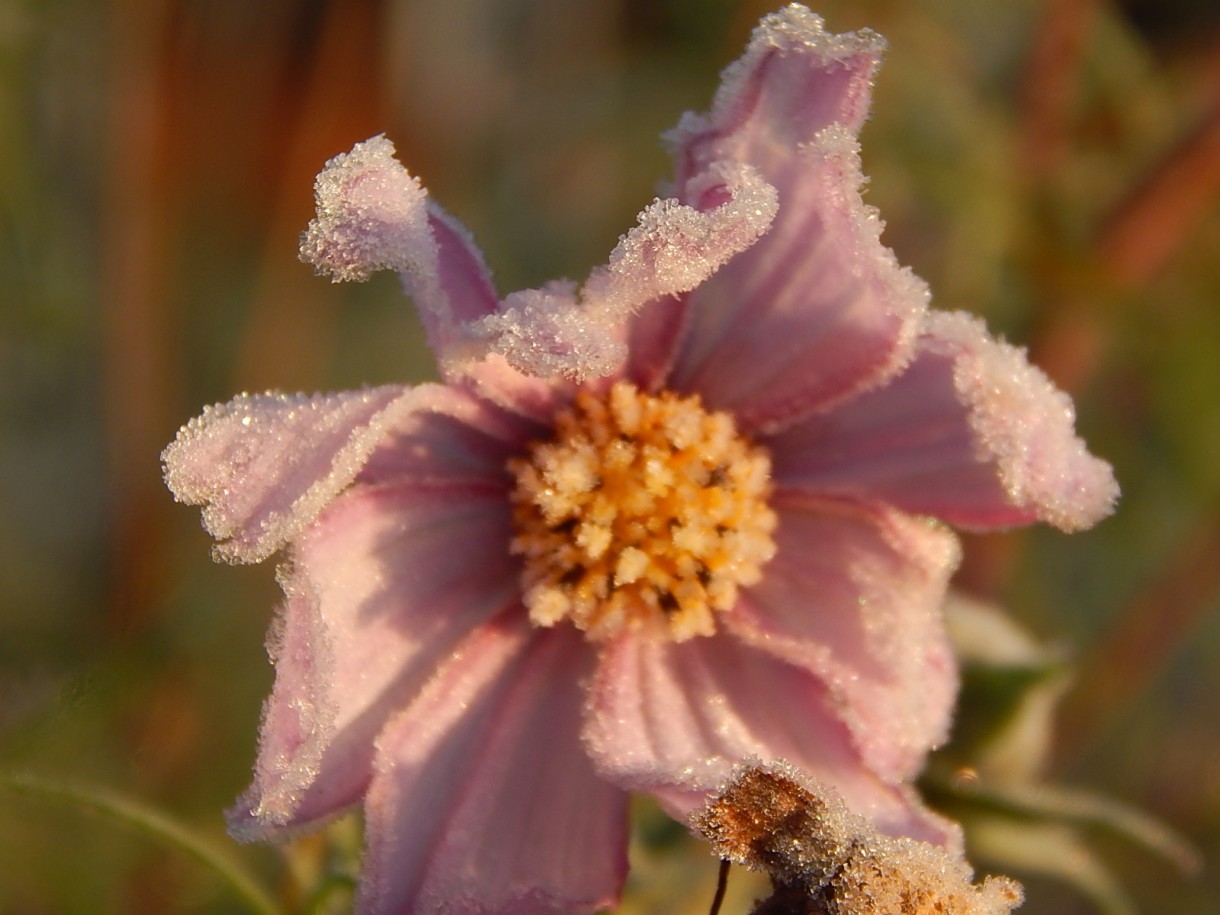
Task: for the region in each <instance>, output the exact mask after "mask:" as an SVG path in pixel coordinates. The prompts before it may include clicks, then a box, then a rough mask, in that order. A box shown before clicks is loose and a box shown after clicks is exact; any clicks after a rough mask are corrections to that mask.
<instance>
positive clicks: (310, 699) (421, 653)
mask: <svg viewBox="0 0 1220 915" xmlns="http://www.w3.org/2000/svg"><path fill="white" fill-rule="evenodd" d="M508 537H509V518H508V507H507V501H506V499H505V492H504V490H503V489H498V488H495V487H481V488H477V487H472V486H469V485H462V484H457V483H455V484H452V485H449V486H440V485H436V484H435V483H433V484H432V485H430V486H425V487H420V486H412V485H396V486H390V485H384V486H359V487H356V488H354V489H352V490H350V491H349V492H347V493H344V494H343V495H342V496H340V497H339V498H338V499H336V500H335V501H334V502H333V503H332V504H331V505H330V506H329V507H328V508H327V510H326V511H325V512H324V513H323V515H322V516H321V518H319V521H318V523H317V524H316V525H314V526H313V527H312V528H311V529H310V530H309V531H308V532H307V533H306V534H305V535H304V536H303V537H301V538H300V539H299V540H298V541H297V542H296V544H294V548H293V551H292V557H291V558H292V563H291V565H290V566H289V567H288V568H287V569H286V570H285V571H284V572H283V574H282V575H281V584H282V586H283V588H284V591H285V594H286V595H287V599H286V602H285V606H284V610H283V613H282V616H281V618H280V619H279V620H278V622H277V626H276V627H275V629H274V630H273V633H272V636H271V639H270V641H269V649H270V653H271V655H272V658H273V660H274V661H275V666H276V678H275V686H274V688H273V690H272V693H271V697H270V699H268V701H267V704H266V707H265V708H264V711H263V726H262V731H261V735H260V740H259V754H258V761H257V763H256V765H255V777H254V783H253V785H252V786H251V788H250V789H249V791H247V792H246V794H245V795H244V796H243V797H242V798H241V799H240V801H239V802H238V804H237V806H236V807H235V808H234V809H233V810H232V811H231V812H230V815H229V822H230V828H231V830H232V831H233V833H234V834H235V835H237V836H238V837H239V838H242V839H260V838H276V837H283V836H285V835H291V834H292V833H293V832H295V831H297V830H298V829H300V828H302V827H304V826H307V825H309V824H311V823H315V822H317V821H319V820H322V819H325V818H327V817H329V816H332V815H334V814H335V813H337V812H338V811H341V810H343V809H344V808H346V807H348V806H350V805H352V804H354V803H356V802H357V801H358V800H359V799H360V797H361V795H362V793H363V791H364V789H365V788H366V787H367V785H368V781H369V778H370V776H371V774H372V753H373V742H374V739H375V738H376V735H377V733H378V732H379V731H380V730H381V728H382V726H383V725H384V724H385V722H386V721H387V720H388V719H389V718H390V717H391V716H392V715H393V713H394V712H395V711H396V710H397V709H399V708H401V707H402V705H403V704H405V703H406V702H407V701H408V700H409V699H410V697H411V696H412V695H414V693H415V692H416V691H417V690H418V689H419V688H420V686H421V684H423V683H424V681H425V680H426V679H427V678H428V676H429V675H430V674H431V673H432V671H433V670H434V669H435V668H436V666H437V665H438V664H439V663H441V662H442V661H443V660H444V659H445V658H447V657H448V656H449V654H450V653H451V652H452V651H453V649H454V646H455V645H456V644H457V643H458V642H460V641H461V640H462V639H463V638H464V637H465V635H466V634H467V633H468V632H469V631H470V630H471V629H472V628H475V627H477V626H479V625H480V624H482V623H483V622H484V621H485V620H487V619H488V618H490V617H491V616H493V615H494V614H496V613H498V612H499V611H501V610H502V609H503V608H504V607H506V606H508V605H510V604H511V603H512V602H513V601H514V600H515V599H516V584H517V570H516V567H515V565H514V563H513V561H512V559H511V558H510V557H509V556H508V554H507V550H505V548H504V544H505V543H506V542H507V539H508ZM471 555H475V556H478V557H479V561H478V562H471V561H470V558H469V557H470V556H471Z"/></svg>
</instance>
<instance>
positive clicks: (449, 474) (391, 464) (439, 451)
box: [356, 385, 551, 487]
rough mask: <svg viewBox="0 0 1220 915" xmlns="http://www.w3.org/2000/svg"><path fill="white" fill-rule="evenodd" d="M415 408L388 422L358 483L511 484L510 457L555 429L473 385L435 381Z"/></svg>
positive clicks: (361, 472)
mask: <svg viewBox="0 0 1220 915" xmlns="http://www.w3.org/2000/svg"><path fill="white" fill-rule="evenodd" d="M420 400H421V402H420V403H419V404H418V405H417V407H416V409H414V410H411V411H410V412H408V413H406V414H405V415H403V416H401V417H399V419H398V421H397V422H395V423H394V424H393V425H390V426H387V427H386V428H385V429H384V430H383V432H382V435H381V438H380V440H379V441H378V443H377V447H376V448H375V449H374V450H373V451H372V452H371V453H370V454H369V456H368V460H367V461H366V462H365V465H364V467H363V469H362V470H361V471H360V474H359V476H358V477H357V478H356V480H357V482H358V483H384V482H394V481H410V482H413V483H426V482H432V481H435V482H441V483H443V484H446V485H451V484H453V483H459V482H460V483H469V484H472V485H490V486H503V487H507V486H509V485H511V482H512V480H511V478H510V476H509V473H508V467H507V463H508V459H509V458H510V457H513V456H514V455H519V454H521V453H522V452H523V451H524V450H525V448H526V445H527V444H528V443H529V442H530V441H533V440H536V439H539V438H544V437H546V436H548V435H550V434H551V430H550V427H549V425H545V426H544V425H542V424H540V423H538V422H534V421H531V420H530V419H527V418H525V417H522V416H520V415H519V414H516V413H513V412H511V411H509V410H506V409H503V408H501V407H498V406H497V405H495V404H494V403H492V402H490V401H488V400H487V399H486V398H484V397H480V396H478V395H477V394H476V393H475V392H474V391H473V390H472V389H471V388H470V387H469V386H462V385H445V386H443V387H441V386H431V387H429V389H428V396H427V397H426V398H420Z"/></svg>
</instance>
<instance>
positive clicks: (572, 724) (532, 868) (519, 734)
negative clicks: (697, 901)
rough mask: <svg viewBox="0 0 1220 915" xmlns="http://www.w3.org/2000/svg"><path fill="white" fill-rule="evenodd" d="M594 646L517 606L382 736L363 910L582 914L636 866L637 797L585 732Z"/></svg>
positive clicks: (465, 649)
mask: <svg viewBox="0 0 1220 915" xmlns="http://www.w3.org/2000/svg"><path fill="white" fill-rule="evenodd" d="M591 661H592V655H591V653H590V652H589V650H588V645H587V644H586V643H585V642H584V640H583V638H582V637H581V635H580V634H579V633H578V632H576V631H574V630H572V629H570V628H568V627H561V628H558V629H552V630H537V629H532V628H531V627H530V626H529V624H528V622H527V621H526V619H525V615H524V613H521V612H516V611H514V612H513V613H510V614H509V615H508V616H507V617H503V618H501V619H499V620H497V621H495V622H494V623H492V624H489V625H486V626H483V627H482V628H480V629H479V630H476V631H475V632H473V633H472V634H471V636H470V638H469V639H467V640H466V641H465V642H464V643H463V644H462V645H461V647H460V648H459V649H458V651H456V652H455V653H454V654H453V656H452V657H451V658H450V660H449V661H448V662H447V663H446V664H445V666H444V667H443V668H442V669H441V670H440V671H439V672H438V673H437V674H436V676H435V678H434V679H433V680H432V681H431V682H430V683H428V685H427V686H426V687H425V688H424V689H423V690H422V691H421V692H420V693H419V694H418V695H417V696H416V697H415V698H414V699H413V700H412V702H411V703H410V705H409V706H407V707H406V708H405V709H404V711H403V712H402V713H401V714H400V715H399V716H398V717H397V718H395V719H394V721H392V722H391V723H390V725H389V726H388V727H387V728H386V729H385V731H384V732H383V733H382V735H381V737H380V738H379V740H378V753H377V761H376V770H377V774H376V776H375V778H374V780H373V784H372V786H371V787H370V789H369V793H368V799H367V801H366V808H365V809H366V837H367V844H368V848H367V852H366V854H365V862H364V873H363V876H362V883H361V891H360V897H359V901H358V904H357V910H358V911H360V912H364V913H376V915H383V913H395V915H405V913H421V915H422V913H440V912H445V913H454V915H457V913H472V915H475V913H477V915H547V913H552V915H561V913H562V915H569V913H570V915H576V913H581V912H588V913H591V912H594V911H598V910H601V909H605V908H609V907H611V906H613V905H614V904H615V902H616V901H617V899H618V893H619V889H620V887H621V886H622V881H623V878H624V875H625V873H626V869H627V861H626V796H625V795H624V794H623V793H622V792H620V791H618V790H617V789H616V788H614V787H613V786H611V785H609V784H608V783H606V782H605V781H603V780H602V779H599V778H598V777H597V776H596V775H595V773H594V772H593V767H592V765H591V763H590V761H589V759H588V757H587V756H586V755H585V753H584V751H583V750H582V749H581V746H580V741H579V740H578V737H577V735H578V733H579V730H580V714H581V700H582V692H581V690H580V687H579V682H580V680H581V679H582V678H583V677H584V676H586V675H587V674H588V673H589V668H590V665H591Z"/></svg>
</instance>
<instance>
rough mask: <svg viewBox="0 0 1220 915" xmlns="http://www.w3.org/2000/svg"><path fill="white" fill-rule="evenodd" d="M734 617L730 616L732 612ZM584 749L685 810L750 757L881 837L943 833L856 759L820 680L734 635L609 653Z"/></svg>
mask: <svg viewBox="0 0 1220 915" xmlns="http://www.w3.org/2000/svg"><path fill="white" fill-rule="evenodd" d="M730 612H735V611H730ZM584 736H585V744H586V747H587V748H588V750H589V753H590V755H591V756H592V757H593V759H594V762H595V763H596V765H597V767H598V771H600V772H601V773H602V774H603V775H605V776H606V777H607V778H609V779H611V780H612V781H614V782H615V783H616V784H618V785H620V786H622V787H624V788H628V789H632V790H642V791H649V792H652V793H654V794H656V795H658V797H660V798H661V799H662V800H663V801H664V802H665V803H666V805H667V807H668V808H669V809H670V810H672V811H674V812H675V813H677V814H681V813H684V812H688V811H689V810H690V809H693V807H694V806H696V805H697V804H699V803H700V802H701V801H702V800H703V796H704V794H705V793H706V792H708V791H710V790H712V789H714V788H715V787H716V786H718V785H720V784H721V783H723V782H724V781H725V780H727V778H728V777H729V775H730V774H731V772H732V769H733V766H734V765H735V764H736V763H738V762H740V761H742V760H744V759H747V758H757V759H759V760H762V761H763V762H770V761H773V760H777V759H786V760H788V761H789V762H791V763H792V764H793V765H795V766H797V767H798V768H800V769H803V770H805V771H806V772H808V773H809V774H810V775H811V776H813V777H814V778H817V779H819V780H821V781H823V782H825V783H827V784H830V785H834V786H835V788H837V789H838V790H839V791H840V792H842V794H843V795H844V797H845V798H846V799H847V802H848V804H849V806H851V808H852V809H853V810H855V811H856V812H857V813H859V814H862V815H864V816H867V817H868V818H869V819H870V820H871V821H872V822H873V823H874V824H875V825H876V826H877V827H878V828H879V829H881V830H882V831H884V832H887V833H891V834H895V835H911V836H915V837H917V838H925V839H929V840H931V841H937V842H941V841H951V840H952V830H951V829H949V828H947V826H946V824H945V823H943V822H942V821H941V820H939V819H938V818H936V817H934V816H933V815H931V814H930V813H928V812H927V811H925V810H923V809H922V808H921V807H920V806H919V804H918V802H917V801H916V800H915V799H914V798H913V796H912V793H911V792H910V790H909V789H908V788H906V787H903V786H902V785H900V784H894V783H889V782H887V781H885V780H884V779H883V778H881V777H879V776H878V775H876V774H875V773H873V772H872V771H871V770H870V769H869V768H868V767H867V765H866V764H865V762H864V761H863V760H861V758H860V754H859V752H858V751H857V749H856V745H855V741H854V739H853V737H852V735H851V733H850V731H849V730H848V728H847V726H846V725H845V723H844V722H843V720H842V719H841V717H840V715H839V713H838V711H837V709H836V707H835V702H834V698H833V696H832V695H831V693H830V692H829V690H828V689H827V687H826V685H825V684H824V683H822V681H821V680H819V679H818V678H817V677H815V676H813V675H812V674H810V673H809V672H808V671H807V670H804V669H802V668H800V667H797V666H795V665H792V664H788V663H786V662H784V661H782V660H780V659H778V658H776V657H775V656H774V655H772V654H770V653H766V652H761V651H758V650H757V649H755V648H752V647H750V646H748V645H746V644H744V643H742V642H740V641H739V640H737V639H736V638H734V637H732V636H731V635H725V634H720V635H717V636H713V637H710V638H698V639H691V640H690V641H687V642H682V643H673V642H668V641H660V640H658V641H653V640H649V639H646V638H639V637H636V636H634V635H627V636H624V637H622V638H619V639H617V640H616V641H614V642H612V643H609V644H608V645H606V646H605V648H604V649H603V651H602V655H601V661H600V663H599V665H598V668H597V674H596V676H595V677H594V680H593V683H592V686H591V688H590V698H589V708H588V711H587V713H586V723H585V734H584Z"/></svg>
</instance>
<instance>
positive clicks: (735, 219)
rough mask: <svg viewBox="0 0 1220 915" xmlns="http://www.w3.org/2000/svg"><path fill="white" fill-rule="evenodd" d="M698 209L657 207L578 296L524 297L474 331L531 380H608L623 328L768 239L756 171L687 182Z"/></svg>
mask: <svg viewBox="0 0 1220 915" xmlns="http://www.w3.org/2000/svg"><path fill="white" fill-rule="evenodd" d="M690 185H691V193H690V195H689V196H690V197H691V198H692V199H693V201H694V203H693V205H690V206H687V205H684V204H681V203H679V202H678V201H676V200H659V199H658V200H655V201H654V202H653V203H652V204H651V205H650V206H649V207H647V208H646V209H645V210H644V211H643V212H641V213H640V215H639V219H638V223H637V225H636V226H635V227H634V228H632V229H631V230H630V231H629V232H628V233H627V234H626V235H624V236H622V238H620V239H619V243H618V245H617V246H616V247H615V249H614V251H613V252H611V254H610V259H609V262H608V263H607V264H605V265H604V266H602V267H599V268H597V269H596V270H594V271H593V273H592V274H591V275H590V277H589V279H588V280H587V281H586V283H585V284H584V286H583V287H582V288H581V290H580V292H579V295H577V293H576V291H575V289H574V288H572V287H571V286H570V285H568V284H561V283H555V284H551V285H550V286H546V287H543V288H542V289H526V290H522V291H520V292H515V293H513V294H511V295H509V296H508V297H506V298H505V299H504V301H503V302H502V303H501V305H500V308H499V309H498V310H497V311H496V313H495V314H492V315H488V316H487V317H485V318H483V319H482V320H480V321H479V322H477V323H475V324H472V325H471V326H470V327H469V329H468V330H469V334H470V336H471V338H472V339H484V340H485V341H486V342H487V345H488V346H489V347H490V350H491V352H494V353H496V354H498V355H501V356H503V357H504V358H505V359H506V360H507V361H508V362H509V363H510V364H511V365H513V366H514V367H515V368H517V369H518V370H520V371H521V372H523V373H524V374H526V375H537V376H540V377H555V376H562V377H565V378H571V379H573V380H576V381H583V380H587V379H591V378H601V377H605V376H608V375H611V374H612V373H614V372H616V371H617V370H618V369H620V368H621V366H622V364H623V361H624V359H625V358H626V356H627V349H626V347H625V346H624V339H623V338H624V333H623V330H622V328H623V325H624V322H625V321H627V320H628V319H629V318H631V317H632V316H633V315H634V314H635V313H636V312H637V311H639V310H640V309H641V307H642V306H644V305H645V303H648V302H650V301H653V300H655V299H665V300H668V301H663V302H662V303H660V305H659V306H658V307H659V308H661V309H664V308H666V307H668V308H673V309H676V308H677V305H678V303H677V302H675V301H673V300H672V297H673V296H676V295H678V294H679V293H684V292H689V291H690V290H691V289H694V288H695V287H696V286H698V285H699V284H700V283H702V282H703V281H704V280H706V279H707V277H708V276H710V275H711V274H712V273H713V272H715V271H716V270H717V269H718V268H719V267H720V266H721V265H722V264H724V263H725V262H726V261H728V260H729V259H730V258H731V257H732V256H733V255H735V254H737V253H738V252H740V251H742V250H744V249H745V248H748V247H749V246H750V245H751V244H753V243H754V242H755V241H756V240H757V239H758V237H759V236H760V235H761V234H762V233H764V232H765V231H766V230H767V227H768V226H769V225H770V222H771V219H772V218H773V217H774V215H775V207H776V201H775V192H774V191H773V190H772V188H771V187H770V186H768V185H767V183H766V182H765V181H763V180H762V179H761V178H760V177H759V176H758V174H757V172H755V171H754V170H753V169H750V168H749V167H747V166H742V165H740V164H737V163H728V162H725V163H716V164H715V165H713V166H712V167H711V168H710V169H708V170H707V172H705V173H704V174H702V175H700V176H698V177H697V178H696V179H693V180H692V181H691V182H690Z"/></svg>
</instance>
